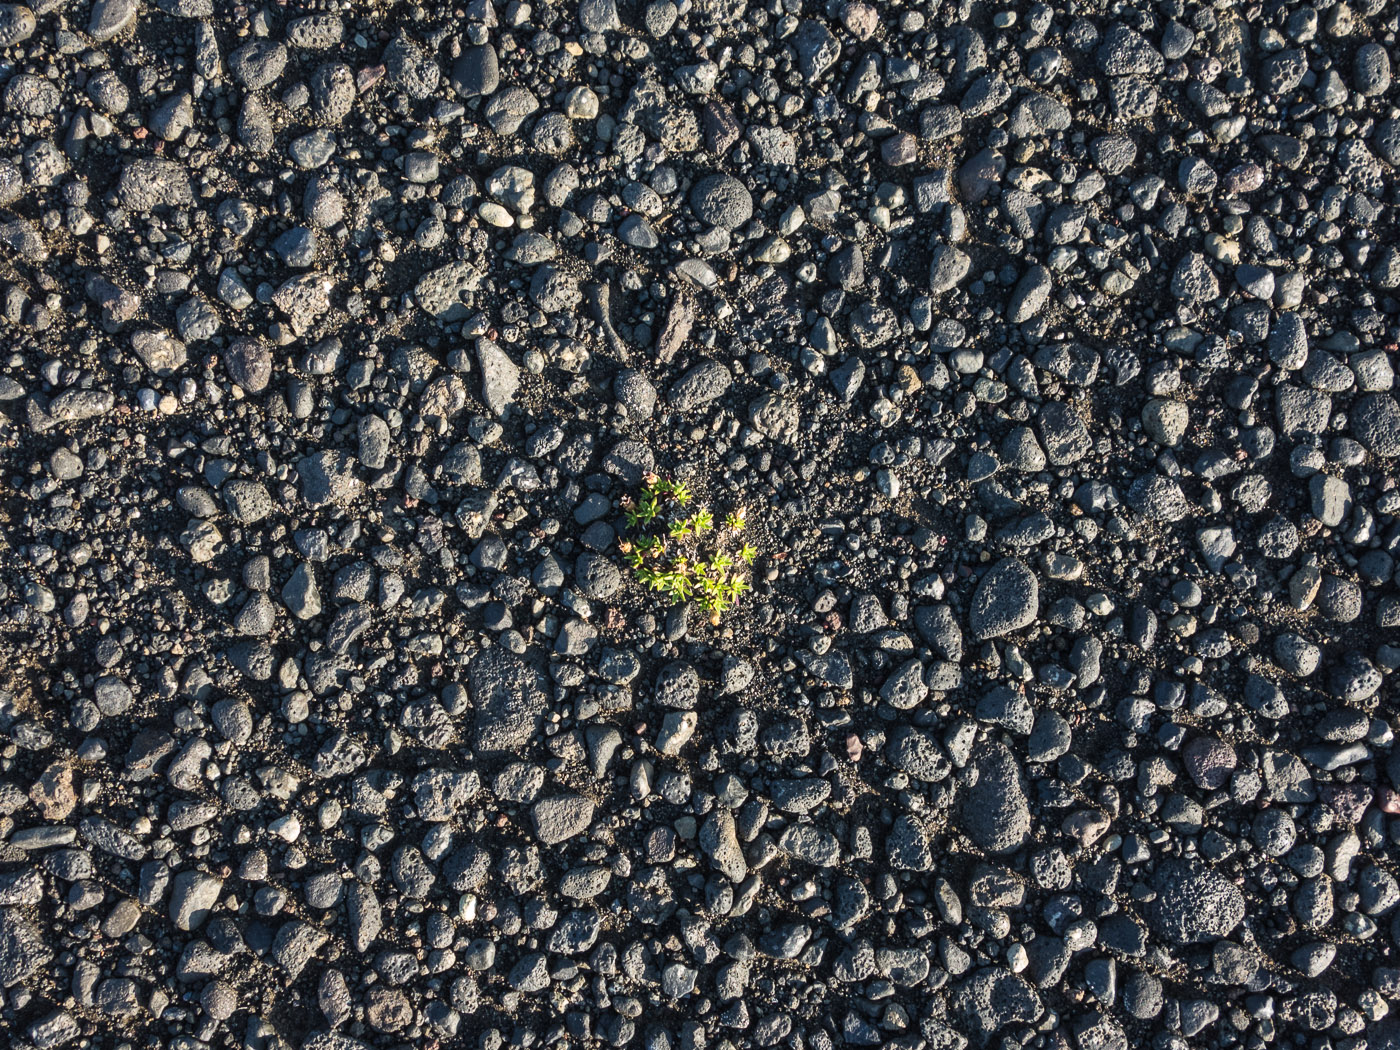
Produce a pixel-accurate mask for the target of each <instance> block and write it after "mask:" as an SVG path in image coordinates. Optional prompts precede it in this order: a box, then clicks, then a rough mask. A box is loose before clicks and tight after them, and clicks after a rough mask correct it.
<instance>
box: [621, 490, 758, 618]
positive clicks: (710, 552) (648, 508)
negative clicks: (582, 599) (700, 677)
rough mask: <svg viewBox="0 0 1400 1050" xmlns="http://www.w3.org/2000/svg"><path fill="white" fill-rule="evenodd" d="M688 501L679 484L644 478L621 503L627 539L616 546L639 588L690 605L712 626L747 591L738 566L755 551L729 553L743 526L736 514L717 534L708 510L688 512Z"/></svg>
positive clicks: (744, 548)
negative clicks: (704, 538)
mask: <svg viewBox="0 0 1400 1050" xmlns="http://www.w3.org/2000/svg"><path fill="white" fill-rule="evenodd" d="M694 499H695V496H694V494H693V493H692V492H691V491H690V489H689V488H688V487H687V486H686V485H684V484H683V483H681V482H678V481H669V480H667V479H666V478H662V477H658V476H657V475H655V474H647V475H646V476H645V477H644V478H643V479H642V487H641V490H640V491H638V493H637V494H636V495H635V496H627V497H626V498H625V499H623V501H622V511H623V518H624V520H625V522H626V524H627V535H626V536H624V537H623V539H622V540H621V542H620V543H619V544H618V546H619V548H620V549H621V551H622V555H623V557H624V558H625V559H626V560H627V564H628V566H629V567H630V568H631V569H632V571H633V573H635V574H636V577H637V582H638V583H640V584H641V585H642V586H643V587H645V588H647V589H648V590H650V591H655V592H656V593H658V594H664V595H667V596H668V597H670V599H671V601H672V602H676V603H679V602H687V601H694V602H696V603H698V604H699V605H700V607H701V608H703V609H704V610H705V611H706V612H707V613H708V614H709V617H710V622H711V623H713V624H718V623H719V621H720V617H721V616H723V615H724V614H725V613H726V612H728V611H729V610H730V609H732V608H734V606H735V605H736V604H737V603H738V601H739V598H740V597H741V596H742V595H743V594H744V592H745V591H747V590H749V586H750V585H749V581H748V579H747V578H746V577H745V576H744V575H742V568H741V563H742V567H743V568H746V567H748V566H751V565H752V564H753V561H754V558H755V557H757V556H758V551H757V549H756V548H755V547H754V546H753V544H751V543H748V542H747V541H745V542H743V543H740V544H739V545H738V546H737V548H736V547H734V544H735V543H736V541H737V539H738V537H739V534H740V533H742V532H743V531H744V526H745V524H746V523H745V520H744V512H743V510H742V509H739V510H734V511H730V512H729V513H728V514H726V515H725V516H724V518H723V519H722V520H721V522H720V526H719V528H718V529H717V528H716V527H715V516H714V514H712V513H711V512H710V510H709V508H707V507H695V508H694V509H691V506H690V505H691V503H692V502H694ZM707 534H708V535H709V536H710V539H709V542H708V543H707V545H706V547H707V549H704V550H702V549H701V546H700V543H701V540H700V538H701V537H702V536H705V535H707Z"/></svg>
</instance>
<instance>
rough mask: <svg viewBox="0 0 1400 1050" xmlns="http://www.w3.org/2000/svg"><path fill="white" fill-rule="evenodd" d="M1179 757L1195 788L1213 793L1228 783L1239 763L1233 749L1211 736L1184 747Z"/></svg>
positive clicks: (1198, 738)
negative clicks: (1184, 763)
mask: <svg viewBox="0 0 1400 1050" xmlns="http://www.w3.org/2000/svg"><path fill="white" fill-rule="evenodd" d="M1181 757H1182V759H1183V760H1184V761H1185V762H1186V772H1187V773H1189V774H1190V775H1191V779H1192V780H1194V781H1195V782H1196V786H1197V787H1202V788H1205V789H1206V790H1207V791H1215V790H1216V789H1217V788H1222V787H1224V786H1225V785H1226V784H1227V783H1229V781H1230V774H1231V773H1233V772H1234V771H1235V765H1236V764H1237V763H1238V762H1239V759H1238V758H1236V757H1235V749H1234V748H1233V747H1231V746H1230V745H1229V744H1227V743H1225V741H1223V740H1217V739H1215V737H1213V736H1198V737H1197V738H1196V739H1195V740H1193V741H1191V743H1189V744H1187V745H1186V748H1185V750H1184V751H1183V752H1182V756H1181Z"/></svg>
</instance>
